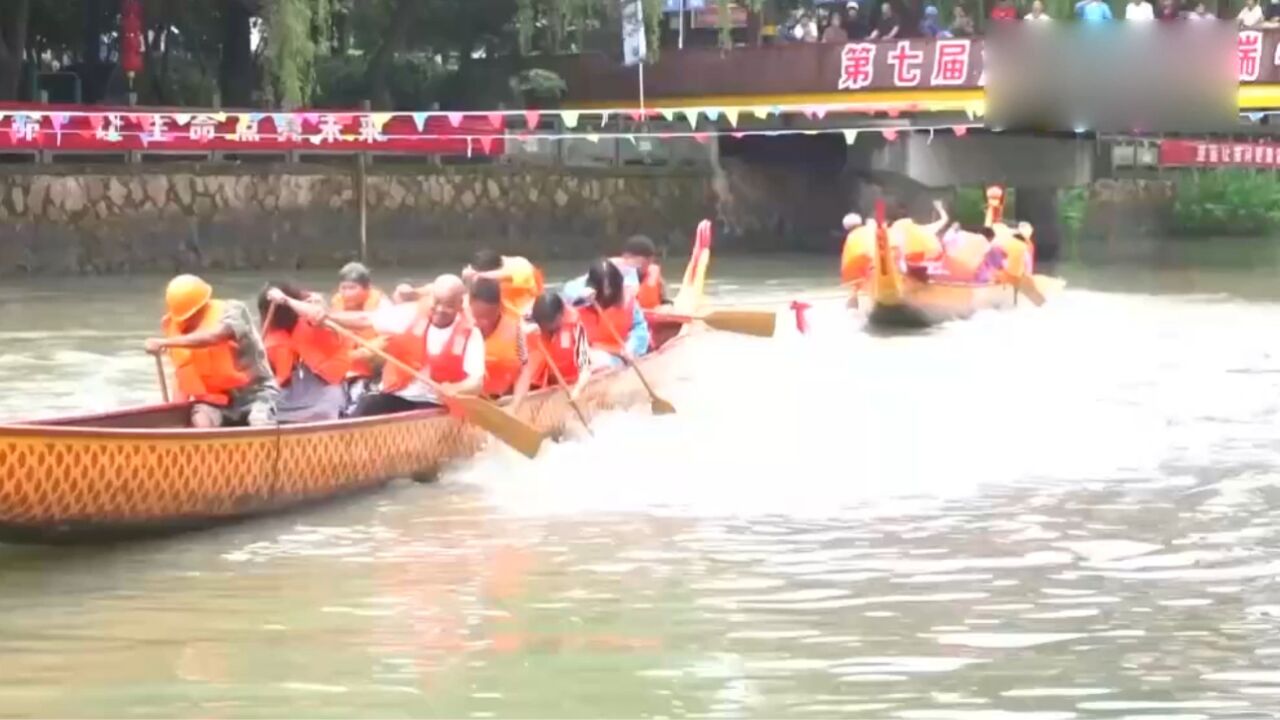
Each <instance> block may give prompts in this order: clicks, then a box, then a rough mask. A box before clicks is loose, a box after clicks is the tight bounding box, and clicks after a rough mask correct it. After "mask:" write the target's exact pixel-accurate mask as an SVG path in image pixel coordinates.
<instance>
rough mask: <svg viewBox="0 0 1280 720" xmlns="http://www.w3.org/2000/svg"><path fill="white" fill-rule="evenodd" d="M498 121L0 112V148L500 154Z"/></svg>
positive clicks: (313, 114)
mask: <svg viewBox="0 0 1280 720" xmlns="http://www.w3.org/2000/svg"><path fill="white" fill-rule="evenodd" d="M505 124H506V119H505V117H504V116H503V115H501V114H498V115H492V116H474V115H473V116H464V115H462V114H461V113H458V114H452V113H451V114H447V115H440V114H431V115H428V114H427V113H317V112H302V113H208V112H203V113H200V112H197V113H184V112H178V111H175V112H138V111H137V110H136V109H132V108H131V109H129V110H128V111H125V110H115V111H113V110H102V111H96V112H92V113H87V112H82V111H64V110H60V109H49V110H45V109H43V108H42V109H39V110H37V109H34V108H26V109H8V108H3V107H0V150H11V149H19V150H61V151H104V150H110V151H118V152H123V151H126V150H146V151H152V152H163V151H176V152H209V151H213V150H221V151H226V152H249V151H258V152H262V151H267V152H284V151H287V150H301V151H312V152H318V151H320V152H323V151H365V150H367V151H375V152H399V153H416V154H440V155H445V154H447V155H501V154H502V153H503V152H504V150H505V147H506V146H505V142H504V131H503V127H504V126H505Z"/></svg>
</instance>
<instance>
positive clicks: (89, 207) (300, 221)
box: [0, 163, 715, 274]
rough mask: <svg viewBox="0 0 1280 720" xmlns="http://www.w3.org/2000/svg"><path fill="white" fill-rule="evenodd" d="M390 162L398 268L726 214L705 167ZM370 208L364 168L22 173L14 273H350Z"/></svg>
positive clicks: (379, 172) (586, 243) (5, 239)
mask: <svg viewBox="0 0 1280 720" xmlns="http://www.w3.org/2000/svg"><path fill="white" fill-rule="evenodd" d="M375 168H376V169H374V168H371V169H370V170H369V171H368V173H367V177H366V180H365V188H366V199H365V207H366V215H367V220H366V222H367V231H366V237H367V249H366V253H365V254H366V257H367V258H368V259H369V261H370V262H372V263H376V264H378V265H382V266H387V267H390V266H397V265H420V264H427V263H433V262H440V261H450V262H456V261H461V260H465V259H466V258H468V257H470V254H471V253H472V252H473V251H474V250H475V249H476V248H477V247H479V246H482V245H492V246H494V247H498V248H502V249H504V250H505V251H508V252H520V253H524V254H528V255H530V256H532V257H537V258H542V259H548V258H556V257H583V256H589V255H593V254H599V253H603V252H613V251H615V250H616V247H615V246H616V244H617V242H618V240H619V239H620V238H623V237H626V236H628V235H630V234H633V233H646V234H648V235H650V236H651V237H653V238H654V239H655V241H657V242H658V243H659V244H660V245H661V244H665V243H668V242H675V241H676V240H677V239H678V240H679V242H684V243H687V239H688V234H689V233H690V232H691V231H692V228H693V227H694V226H695V225H696V224H697V223H698V221H699V220H701V219H703V218H705V217H711V216H714V210H715V199H714V193H713V192H712V190H711V181H710V175H709V173H708V172H706V171H704V170H700V169H696V168H694V169H688V170H684V169H672V168H663V169H661V170H660V171H652V170H647V169H643V168H640V169H632V168H609V169H590V168H573V169H572V170H569V169H564V168H544V167H535V166H527V165H522V166H506V165H484V166H478V165H477V166H453V167H438V166H429V165H426V164H422V165H417V164H415V165H385V166H375ZM360 215H361V213H360V182H359V176H358V174H357V172H356V170H355V168H353V167H352V166H350V165H348V166H345V167H338V166H332V165H323V164H306V165H302V164H295V165H284V164H280V165H276V164H270V165H268V164H262V165H250V164H232V163H226V164H207V163H199V164H178V163H166V164H164V165H128V164H112V165H83V166H66V165H54V166H25V167H23V166H18V167H11V168H6V174H4V175H0V274H116V273H133V272H149V271H165V272H168V271H176V270H182V269H200V270H241V269H269V268H284V269H299V268H309V267H335V266H337V265H339V264H341V263H342V262H345V261H347V260H351V259H355V258H358V257H360V256H361V243H360V237H361V233H360ZM677 235H678V236H679V237H678V238H677V237H675V236H677ZM669 236H670V237H669Z"/></svg>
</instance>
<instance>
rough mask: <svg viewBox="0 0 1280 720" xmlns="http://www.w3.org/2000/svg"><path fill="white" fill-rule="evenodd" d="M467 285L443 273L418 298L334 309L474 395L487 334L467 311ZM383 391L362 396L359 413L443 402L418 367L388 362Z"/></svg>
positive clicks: (451, 389) (436, 377) (453, 388)
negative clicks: (368, 308) (365, 309)
mask: <svg viewBox="0 0 1280 720" xmlns="http://www.w3.org/2000/svg"><path fill="white" fill-rule="evenodd" d="M466 295H467V288H466V285H465V284H463V282H462V278H460V277H458V276H457V275H441V276H440V277H438V278H436V279H435V282H433V283H431V285H430V287H429V288H427V289H425V291H424V292H422V293H420V295H419V297H418V299H417V302H414V303H403V304H400V305H393V306H390V307H384V308H381V309H379V310H375V311H374V312H371V313H332V314H328V315H327V317H328V318H329V319H330V320H332V321H334V322H336V323H338V324H339V325H343V326H345V327H348V328H352V329H358V328H364V327H371V328H373V329H374V330H376V331H377V332H378V333H379V334H380V335H384V336H386V338H387V344H386V351H387V354H388V355H390V356H392V357H394V358H396V359H397V360H399V361H400V362H402V363H404V364H405V365H408V366H409V367H411V368H413V369H414V370H415V371H417V373H418V374H421V375H426V376H428V377H430V378H431V380H433V381H434V382H435V383H436V384H438V385H439V386H440V388H441V389H442V390H444V392H445V393H447V394H449V395H476V394H479V392H480V391H481V389H482V388H483V387H484V367H485V365H484V337H483V336H482V335H481V334H480V330H479V329H478V328H476V327H475V325H474V323H472V322H471V320H470V319H469V318H468V317H467V316H466V313H464V312H463V311H462V310H463V304H464V302H465V299H466ZM379 390H380V391H379V392H377V393H373V394H369V395H365V396H364V397H362V398H360V404H359V405H357V406H356V411H355V416H356V417H367V416H371V415H389V414H391V413H398V412H408V411H411V410H421V409H424V408H433V407H439V405H440V404H441V400H440V397H439V395H438V394H437V393H436V391H435V389H434V388H433V387H432V386H431V385H430V384H429V383H425V382H422V381H421V380H420V379H418V378H417V377H416V376H415V375H414V373H410V372H407V371H405V370H404V369H402V368H401V367H399V366H398V365H397V364H396V363H390V362H389V363H387V364H386V365H385V366H384V367H383V371H382V387H381V388H379Z"/></svg>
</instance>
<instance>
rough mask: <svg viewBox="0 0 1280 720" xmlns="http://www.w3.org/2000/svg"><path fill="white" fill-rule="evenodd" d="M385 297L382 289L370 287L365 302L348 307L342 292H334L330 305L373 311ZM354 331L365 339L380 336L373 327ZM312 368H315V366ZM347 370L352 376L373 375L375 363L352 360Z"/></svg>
mask: <svg viewBox="0 0 1280 720" xmlns="http://www.w3.org/2000/svg"><path fill="white" fill-rule="evenodd" d="M383 297H385V296H384V295H383V294H382V291H381V290H379V289H377V288H369V294H368V296H366V297H365V299H364V303H363V304H361V305H357V306H356V307H348V306H347V302H346V300H345V299H344V298H343V297H342V293H334V294H333V299H332V300H330V301H329V306H330V307H331V308H333V309H334V310H337V311H339V312H373V311H374V310H377V309H378V306H379V305H381V304H382V299H383ZM353 332H355V334H356V335H359V336H360V337H362V338H364V339H365V340H374V339H376V338H377V337H378V333H377V332H375V331H374V330H373V328H361V329H360V330H355V331H353ZM351 345H352V347H357V346H356V345H355V343H351ZM312 369H313V370H314V369H315V368H312ZM347 372H348V374H350V375H351V377H361V378H369V377H373V365H371V364H370V363H369V361H368V360H352V361H351V368H350V369H349V370H348V371H347Z"/></svg>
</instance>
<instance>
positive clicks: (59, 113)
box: [0, 104, 982, 155]
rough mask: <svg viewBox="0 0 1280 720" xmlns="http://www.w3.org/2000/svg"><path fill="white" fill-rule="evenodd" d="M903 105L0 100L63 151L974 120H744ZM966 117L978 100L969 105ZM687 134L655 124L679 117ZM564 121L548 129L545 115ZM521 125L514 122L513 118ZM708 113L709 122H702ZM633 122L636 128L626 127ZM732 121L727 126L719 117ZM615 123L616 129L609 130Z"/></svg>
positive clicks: (31, 144) (1, 113)
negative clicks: (488, 107) (438, 105)
mask: <svg viewBox="0 0 1280 720" xmlns="http://www.w3.org/2000/svg"><path fill="white" fill-rule="evenodd" d="M917 109H918V108H916V107H915V106H913V105H910V104H905V105H903V104H899V105H883V104H876V105H869V104H864V105H848V104H844V105H816V106H815V105H806V106H779V105H774V106H767V107H762V106H749V107H722V108H678V109H668V108H655V109H635V108H619V109H604V110H591V111H585V110H554V111H542V110H499V111H492V112H439V111H424V112H399V113H384V112H310V111H308V112H293V113H278V112H277V113H258V112H247V113H243V112H222V111H216V112H212V111H206V112H198V113H192V112H157V111H139V110H138V109H137V108H126V109H101V110H80V109H70V108H66V109H64V108H60V107H59V108H50V107H48V106H40V107H23V108H3V107H0V148H15V149H57V150H195V151H209V150H240V151H246V150H274V151H280V150H314V149H317V148H329V149H345V150H357V149H359V150H374V151H385V152H406V153H414V152H418V153H461V152H465V153H467V154H468V155H470V154H473V153H474V152H476V147H475V146H479V150H478V151H479V153H481V154H500V153H502V152H504V147H505V146H504V143H505V142H507V141H511V140H551V141H557V140H588V141H590V140H593V139H597V140H598V139H602V138H620V139H634V138H637V137H654V138H658V139H675V138H693V139H697V140H706V139H710V138H712V137H718V136H722V135H732V136H736V137H746V136H749V135H794V134H799V133H807V134H819V133H824V132H825V133H834V132H838V133H843V134H844V135H845V137H846V139H847V140H849V142H852V141H853V139H854V138H856V136H857V133H858V132H859V131H867V130H872V131H875V130H881V131H883V133H884V135H885V137H887V138H890V139H892V138H893V137H895V136H896V134H897V132H898V131H901V130H908V129H910V130H916V129H919V130H928V131H929V132H934V131H936V130H945V129H953V130H956V131H957V134H963V132H964V131H966V130H967V129H969V128H971V127H979V125H978V124H974V123H972V122H971V123H968V124H961V125H950V124H948V125H938V126H934V127H915V128H893V127H885V128H875V127H871V128H868V127H858V128H821V129H813V128H807V129H797V128H783V129H767V130H763V129H752V128H748V127H740V124H741V123H742V122H743V120H744V118H745V116H747V115H748V114H749V115H750V116H752V117H754V118H756V119H758V120H767V119H769V118H770V117H780V116H803V117H806V118H808V119H810V120H823V119H824V118H826V117H827V116H828V114H834V113H850V112H856V113H862V114H872V115H874V114H881V113H883V114H885V115H887V116H888V117H890V118H896V117H899V116H900V115H901V114H903V113H907V112H913V111H915V110H917ZM963 110H964V111H965V113H966V115H967V117H968V118H969V120H971V121H972V120H973V119H974V118H975V117H977V116H978V115H980V114H981V110H982V109H981V107H980V106H974V105H972V104H970V105H967V106H964V107H963ZM681 116H683V118H684V120H685V122H687V123H688V125H689V131H688V132H677V131H674V130H671V129H666V128H654V127H653V126H652V124H653V123H656V122H657V121H658V120H662V121H664V122H666V123H672V122H676V121H678V118H680V117H681ZM548 118H549V119H555V120H558V121H559V122H558V125H557V127H558V128H563V130H561V129H556V130H544V129H543V127H542V126H543V120H544V119H548ZM513 119H518V120H519V121H522V122H520V123H516V125H520V124H522V125H523V127H512V125H513V123H511V120H513ZM703 119H705V120H706V121H707V122H708V123H709V124H710V127H706V128H705V129H701V130H700V129H699V127H700V124H702V121H703ZM627 120H630V121H631V123H633V126H630V127H628V126H627V124H626V121H627ZM722 120H723V121H724V123H725V124H727V126H728V127H727V128H725V127H723V126H722V125H721V121H722ZM611 121H615V125H616V126H617V127H619V128H620V129H619V130H618V131H617V132H606V130H605V129H606V127H607V126H608V125H609V123H610V122H611Z"/></svg>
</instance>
